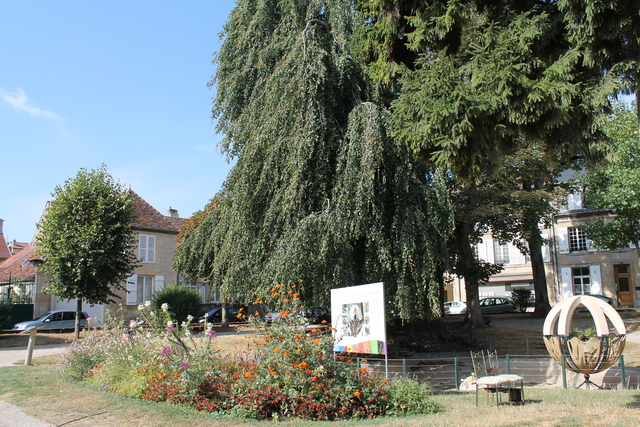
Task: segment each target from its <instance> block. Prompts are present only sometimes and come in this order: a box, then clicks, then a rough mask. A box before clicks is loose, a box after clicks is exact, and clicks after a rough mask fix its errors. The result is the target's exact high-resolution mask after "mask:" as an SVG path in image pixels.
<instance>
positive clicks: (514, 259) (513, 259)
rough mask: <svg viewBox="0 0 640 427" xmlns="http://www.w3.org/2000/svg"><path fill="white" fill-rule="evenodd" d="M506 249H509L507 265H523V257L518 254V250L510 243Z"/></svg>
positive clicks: (520, 253)
mask: <svg viewBox="0 0 640 427" xmlns="http://www.w3.org/2000/svg"><path fill="white" fill-rule="evenodd" d="M507 247H508V248H509V264H524V263H525V260H524V255H522V252H520V249H518V248H517V247H516V246H515V245H514V244H512V243H509V244H508V245H507Z"/></svg>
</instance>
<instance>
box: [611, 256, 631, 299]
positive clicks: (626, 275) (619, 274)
mask: <svg viewBox="0 0 640 427" xmlns="http://www.w3.org/2000/svg"><path fill="white" fill-rule="evenodd" d="M613 272H614V276H615V279H616V288H617V294H618V305H619V306H620V305H626V306H629V305H630V306H633V283H632V280H631V268H630V266H629V265H628V264H627V265H614V266H613Z"/></svg>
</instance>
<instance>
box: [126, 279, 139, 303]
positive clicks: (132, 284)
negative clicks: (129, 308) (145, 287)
mask: <svg viewBox="0 0 640 427" xmlns="http://www.w3.org/2000/svg"><path fill="white" fill-rule="evenodd" d="M137 303H138V275H137V274H132V275H131V276H129V278H128V279H127V305H136V304H137Z"/></svg>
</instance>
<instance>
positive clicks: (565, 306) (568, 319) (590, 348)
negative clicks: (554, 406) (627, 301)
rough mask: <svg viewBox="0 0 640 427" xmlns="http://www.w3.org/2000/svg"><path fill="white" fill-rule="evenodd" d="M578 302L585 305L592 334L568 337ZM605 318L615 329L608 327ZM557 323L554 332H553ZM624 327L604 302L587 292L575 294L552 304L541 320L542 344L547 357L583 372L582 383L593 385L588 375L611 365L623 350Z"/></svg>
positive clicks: (619, 318) (572, 369) (612, 309)
mask: <svg viewBox="0 0 640 427" xmlns="http://www.w3.org/2000/svg"><path fill="white" fill-rule="evenodd" d="M580 305H583V306H585V307H586V308H587V309H588V310H589V312H590V313H591V316H592V317H593V320H594V322H595V326H596V336H595V337H590V338H588V339H586V338H579V337H571V331H572V323H573V314H574V312H575V310H576V308H577V307H578V306H580ZM607 317H608V318H609V320H610V321H611V324H612V325H613V329H614V330H615V332H611V331H610V330H609V324H608V323H607ZM556 325H557V332H555V331H556ZM626 333H627V331H626V328H625V325H624V322H623V321H622V318H621V317H620V315H619V314H618V312H617V311H616V310H615V309H614V308H613V307H611V306H610V305H609V304H607V303H606V302H605V301H603V300H601V299H599V298H595V297H591V296H588V295H577V296H574V297H571V298H567V299H565V300H563V301H561V302H559V303H558V304H556V305H555V306H554V307H553V308H552V309H551V311H550V312H549V314H548V315H547V317H546V319H545V321H544V327H543V335H544V343H545V345H546V347H547V351H549V354H550V355H551V357H552V358H553V359H554V360H555V361H556V362H557V363H559V364H561V365H562V364H563V359H564V362H565V363H566V367H567V368H568V369H569V370H571V371H573V372H576V373H579V374H580V373H581V374H583V375H584V381H583V382H582V384H580V385H579V386H578V387H581V386H582V385H583V384H586V387H587V388H589V385H595V386H596V387H598V386H597V385H596V384H594V383H593V382H591V381H590V380H589V376H590V375H591V374H595V373H597V372H601V371H604V370H605V369H608V368H610V367H611V366H613V365H615V364H616V363H617V361H618V358H619V357H620V355H621V354H622V352H623V350H624V345H625V342H626Z"/></svg>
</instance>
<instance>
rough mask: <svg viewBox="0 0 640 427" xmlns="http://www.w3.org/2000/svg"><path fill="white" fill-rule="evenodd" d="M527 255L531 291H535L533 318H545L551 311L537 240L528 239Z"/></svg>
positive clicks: (542, 261) (545, 276)
mask: <svg viewBox="0 0 640 427" xmlns="http://www.w3.org/2000/svg"><path fill="white" fill-rule="evenodd" d="M527 243H528V244H529V253H530V256H531V272H532V273H533V289H534V291H535V309H534V314H533V315H534V317H546V315H547V314H548V313H549V310H551V304H550V303H549V291H548V288H547V275H546V273H545V270H544V259H543V257H542V245H541V244H540V243H539V241H538V239H530V240H528V241H527Z"/></svg>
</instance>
